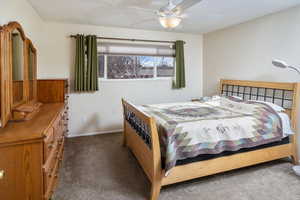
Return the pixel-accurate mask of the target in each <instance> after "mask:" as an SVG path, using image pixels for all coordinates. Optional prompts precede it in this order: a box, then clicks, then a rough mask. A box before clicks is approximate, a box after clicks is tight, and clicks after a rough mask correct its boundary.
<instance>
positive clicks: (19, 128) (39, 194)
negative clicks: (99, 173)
mask: <svg viewBox="0 0 300 200" xmlns="http://www.w3.org/2000/svg"><path fill="white" fill-rule="evenodd" d="M45 83H47V84H45ZM37 93H38V94H43V95H40V96H39V97H38V100H39V101H40V102H42V103H43V105H42V106H41V108H40V111H39V112H38V113H37V114H36V116H34V118H33V119H31V120H29V121H25V122H9V123H8V124H7V126H6V127H5V128H2V129H0V199H1V200H48V199H50V198H51V196H52V193H53V191H54V189H55V186H56V184H57V181H58V175H59V174H58V172H59V168H60V166H61V161H62V158H63V152H64V138H65V135H66V134H67V132H68V130H67V127H68V106H67V99H68V98H67V95H68V81H67V80H58V79H57V80H38V92H37ZM47 94H48V96H47ZM58 96H59V97H60V98H56V97H58ZM39 98H40V99H39ZM58 99H59V100H58Z"/></svg>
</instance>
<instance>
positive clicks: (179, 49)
mask: <svg viewBox="0 0 300 200" xmlns="http://www.w3.org/2000/svg"><path fill="white" fill-rule="evenodd" d="M175 55H176V70H175V73H176V74H175V81H174V82H173V88H174V89H180V88H184V87H185V69H184V41H181V40H178V41H176V42H175Z"/></svg>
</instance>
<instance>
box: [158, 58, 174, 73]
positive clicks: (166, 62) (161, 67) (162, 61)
mask: <svg viewBox="0 0 300 200" xmlns="http://www.w3.org/2000/svg"><path fill="white" fill-rule="evenodd" d="M174 69H175V68H174V58H173V57H160V58H159V61H158V64H157V77H173V76H174V71H175V70H174Z"/></svg>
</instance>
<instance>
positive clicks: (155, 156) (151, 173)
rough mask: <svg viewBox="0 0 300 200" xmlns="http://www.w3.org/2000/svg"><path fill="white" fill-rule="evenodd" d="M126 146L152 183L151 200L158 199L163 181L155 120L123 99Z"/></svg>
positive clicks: (124, 139) (124, 140)
mask: <svg viewBox="0 0 300 200" xmlns="http://www.w3.org/2000/svg"><path fill="white" fill-rule="evenodd" d="M122 105H123V114H124V138H123V142H124V145H125V146H127V147H129V148H130V149H131V151H132V152H133V154H134V155H135V157H136V158H137V160H138V161H139V163H140V165H141V167H142V168H143V170H144V172H145V174H146V175H147V177H148V179H149V180H150V181H151V183H152V189H151V200H156V199H157V198H158V195H159V192H160V188H161V180H162V169H161V153H160V145H159V138H158V133H157V128H156V123H155V120H154V119H153V118H152V117H150V116H149V115H147V114H146V113H144V112H141V111H140V110H138V109H136V108H135V106H134V105H132V104H130V103H129V102H127V101H125V100H124V99H122Z"/></svg>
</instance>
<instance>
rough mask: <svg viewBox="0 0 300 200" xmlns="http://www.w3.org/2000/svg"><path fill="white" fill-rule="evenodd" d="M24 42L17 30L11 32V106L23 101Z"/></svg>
mask: <svg viewBox="0 0 300 200" xmlns="http://www.w3.org/2000/svg"><path fill="white" fill-rule="evenodd" d="M23 54H24V41H23V39H22V37H21V34H20V32H19V31H18V30H14V31H13V32H12V80H13V105H16V104H18V103H21V102H22V101H23V96H24V94H23V85H24V55H23Z"/></svg>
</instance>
